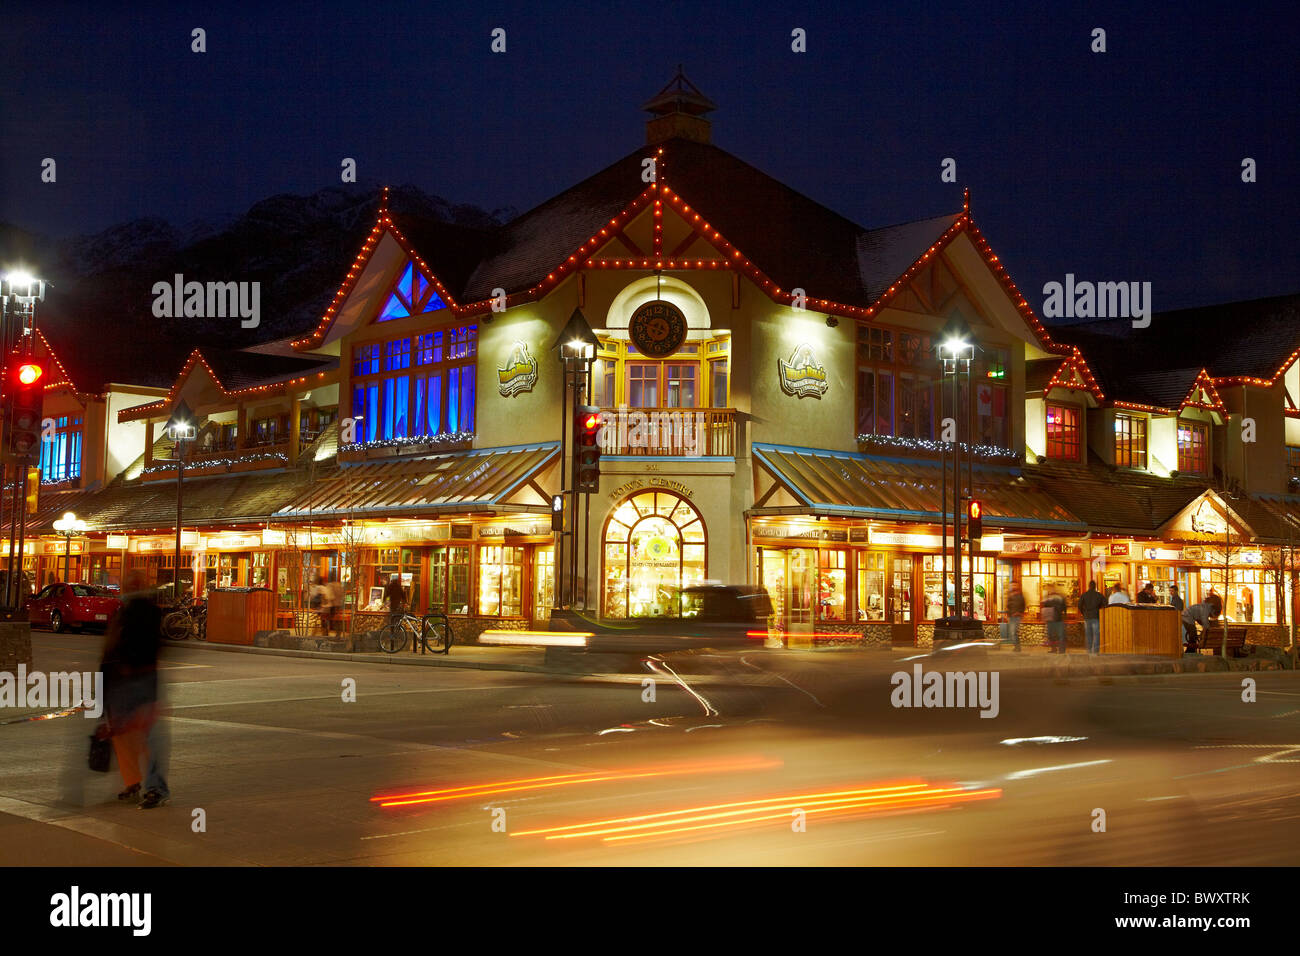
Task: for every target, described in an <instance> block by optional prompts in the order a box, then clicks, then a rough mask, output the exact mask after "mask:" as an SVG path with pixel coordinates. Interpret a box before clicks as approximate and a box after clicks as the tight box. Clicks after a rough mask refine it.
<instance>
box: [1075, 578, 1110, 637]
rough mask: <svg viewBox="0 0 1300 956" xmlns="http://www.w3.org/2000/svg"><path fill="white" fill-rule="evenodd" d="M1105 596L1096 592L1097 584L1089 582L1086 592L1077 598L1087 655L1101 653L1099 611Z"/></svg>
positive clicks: (1104, 601) (1103, 603)
mask: <svg viewBox="0 0 1300 956" xmlns="http://www.w3.org/2000/svg"><path fill="white" fill-rule="evenodd" d="M1105 604H1106V598H1105V596H1104V595H1103V594H1102V593H1101V592H1100V591H1098V590H1097V582H1096V581H1089V582H1088V590H1087V591H1085V592H1084V593H1083V597H1081V598H1079V613H1080V614H1082V615H1083V637H1084V643H1085V644H1086V645H1087V646H1088V653H1089V654H1100V653H1101V609H1102V608H1103V607H1104V606H1105Z"/></svg>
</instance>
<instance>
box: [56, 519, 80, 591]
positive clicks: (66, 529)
mask: <svg viewBox="0 0 1300 956" xmlns="http://www.w3.org/2000/svg"><path fill="white" fill-rule="evenodd" d="M54 533H55V534H57V535H59V536H60V537H62V538H63V580H64V581H65V582H66V581H67V580H68V579H69V578H70V577H71V573H70V571H69V570H68V569H69V568H70V567H71V564H72V539H73V538H79V537H81V536H82V535H83V534H85V533H86V522H84V521H82V520H81V519H80V518H78V517H77V516H76V515H74V514H73V513H72V512H71V511H65V512H64V513H63V517H62V518H59V519H58V520H57V521H55V522H54Z"/></svg>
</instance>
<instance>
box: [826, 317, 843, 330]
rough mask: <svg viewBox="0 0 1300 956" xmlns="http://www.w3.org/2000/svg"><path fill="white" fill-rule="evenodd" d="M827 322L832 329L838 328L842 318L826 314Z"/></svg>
mask: <svg viewBox="0 0 1300 956" xmlns="http://www.w3.org/2000/svg"><path fill="white" fill-rule="evenodd" d="M826 324H827V325H828V326H829V327H830V328H832V329H834V328H838V327H839V324H840V320H839V318H838V317H837V316H834V315H828V316H826Z"/></svg>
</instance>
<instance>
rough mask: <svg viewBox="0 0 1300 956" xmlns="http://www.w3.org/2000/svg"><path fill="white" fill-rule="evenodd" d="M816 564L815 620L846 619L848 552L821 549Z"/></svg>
mask: <svg viewBox="0 0 1300 956" xmlns="http://www.w3.org/2000/svg"><path fill="white" fill-rule="evenodd" d="M817 565H818V574H817V620H819V621H844V620H847V619H848V593H849V589H848V575H849V572H848V552H846V551H822V552H820V553H819V555H818V558H817Z"/></svg>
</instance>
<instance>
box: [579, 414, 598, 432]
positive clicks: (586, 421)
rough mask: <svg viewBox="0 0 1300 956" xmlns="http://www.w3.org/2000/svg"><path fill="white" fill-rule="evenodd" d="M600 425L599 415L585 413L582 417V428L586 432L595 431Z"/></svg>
mask: <svg viewBox="0 0 1300 956" xmlns="http://www.w3.org/2000/svg"><path fill="white" fill-rule="evenodd" d="M599 427H600V416H599V415H584V416H583V417H582V430H583V431H585V432H594V431H595V430H596V429H597V428H599Z"/></svg>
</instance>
